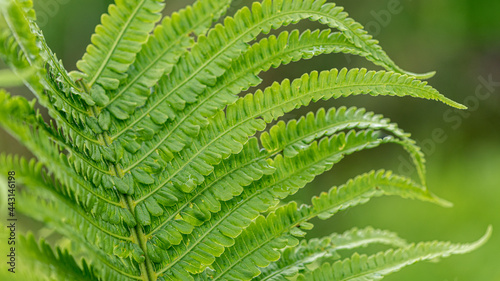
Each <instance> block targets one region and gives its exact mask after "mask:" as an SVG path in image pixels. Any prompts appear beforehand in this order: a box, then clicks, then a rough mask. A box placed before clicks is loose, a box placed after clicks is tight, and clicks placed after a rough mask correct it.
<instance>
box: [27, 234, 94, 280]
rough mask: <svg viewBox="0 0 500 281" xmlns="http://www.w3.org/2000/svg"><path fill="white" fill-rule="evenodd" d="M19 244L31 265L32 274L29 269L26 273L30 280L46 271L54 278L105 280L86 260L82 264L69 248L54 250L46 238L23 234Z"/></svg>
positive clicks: (46, 273) (45, 273)
mask: <svg viewBox="0 0 500 281" xmlns="http://www.w3.org/2000/svg"><path fill="white" fill-rule="evenodd" d="M19 244H20V247H19V248H20V250H21V256H22V258H23V261H24V262H27V263H29V265H30V266H29V267H30V271H31V274H29V273H28V271H26V272H25V274H26V273H27V275H31V276H29V277H30V280H33V279H38V278H40V274H41V273H44V275H45V276H47V277H49V276H50V278H51V279H52V280H61V281H69V280H71V281H72V280H75V281H98V280H104V279H101V278H98V277H97V276H96V274H95V273H94V270H93V268H92V267H91V266H89V265H88V263H87V262H86V261H85V260H83V261H82V265H81V266H80V265H79V264H78V263H77V262H76V261H75V258H74V257H73V256H72V255H71V254H70V253H69V252H68V250H63V249H61V248H56V251H55V252H54V251H53V250H52V248H51V247H50V245H49V244H48V243H47V242H45V241H44V240H40V242H37V241H36V240H35V237H34V236H33V235H31V234H29V235H28V236H22V235H21V236H20V241H19ZM23 266H25V265H23ZM26 266H27V264H26ZM37 275H38V276H37ZM47 280H48V279H47Z"/></svg>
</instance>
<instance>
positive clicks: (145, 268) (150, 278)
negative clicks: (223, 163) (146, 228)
mask: <svg viewBox="0 0 500 281" xmlns="http://www.w3.org/2000/svg"><path fill="white" fill-rule="evenodd" d="M120 197H121V198H123V200H124V201H125V202H126V206H127V209H128V210H129V211H130V212H131V213H132V215H134V216H135V211H134V207H133V206H134V202H133V200H132V198H131V197H130V196H127V195H123V194H122V195H120ZM131 230H132V235H133V236H134V238H135V240H136V241H137V244H138V245H139V247H140V248H141V250H142V251H143V252H144V257H145V259H144V262H143V263H141V264H140V265H139V266H140V269H141V274H142V276H143V280H144V281H155V280H157V275H156V272H155V271H154V269H153V265H152V263H151V260H150V259H149V256H148V254H147V248H146V236H145V235H144V232H143V231H142V228H141V226H140V225H139V224H137V225H136V226H135V227H134V228H133V229H131Z"/></svg>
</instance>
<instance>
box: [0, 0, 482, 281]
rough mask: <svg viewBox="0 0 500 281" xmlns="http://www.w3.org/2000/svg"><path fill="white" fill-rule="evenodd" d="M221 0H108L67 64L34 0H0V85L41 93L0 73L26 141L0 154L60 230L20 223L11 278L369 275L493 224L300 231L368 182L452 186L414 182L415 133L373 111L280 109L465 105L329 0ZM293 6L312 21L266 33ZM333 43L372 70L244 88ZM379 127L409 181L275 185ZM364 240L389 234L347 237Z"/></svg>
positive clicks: (390, 189)
mask: <svg viewBox="0 0 500 281" xmlns="http://www.w3.org/2000/svg"><path fill="white" fill-rule="evenodd" d="M230 4H231V1H230V0H198V1H196V2H195V3H194V4H193V5H192V6H188V7H186V8H185V9H182V10H180V11H178V12H176V13H173V14H172V15H171V16H169V17H164V18H163V19H162V10H163V8H164V5H165V3H164V1H161V0H130V1H128V0H127V1H125V0H116V1H115V4H113V5H110V6H109V9H108V12H107V13H106V14H105V15H103V16H102V18H101V24H100V25H98V26H97V27H96V29H95V34H94V35H93V36H92V38H91V44H90V45H89V46H88V47H87V50H86V53H85V54H84V55H83V57H82V59H81V60H80V61H79V62H78V63H77V68H78V70H79V71H74V72H71V73H68V72H67V71H66V70H65V68H64V67H63V64H62V63H61V61H59V60H58V58H57V57H56V55H55V54H54V53H53V52H52V51H51V49H50V48H49V47H48V45H47V44H46V42H45V39H44V37H43V34H42V32H41V30H40V29H39V28H38V26H37V24H36V15H35V11H34V10H33V7H32V2H31V0H1V1H0V11H1V17H0V25H1V26H0V28H1V29H0V56H1V58H2V60H3V61H4V63H5V64H6V65H8V66H9V67H10V70H2V71H1V72H0V85H2V86H4V87H8V86H12V85H16V84H20V83H23V84H24V85H26V86H27V87H28V88H29V89H30V90H31V91H32V92H33V94H34V95H35V97H36V98H35V99H34V100H33V101H31V102H29V101H27V100H26V99H25V98H22V97H20V96H11V95H10V94H8V93H7V92H6V91H5V90H0V124H1V125H2V127H3V128H5V130H6V131H8V132H9V133H10V134H11V135H12V136H14V137H15V138H17V139H18V140H19V142H21V143H22V144H24V145H25V146H26V147H27V148H29V149H30V151H31V152H32V153H33V155H34V156H35V158H33V159H31V160H28V159H25V158H23V157H19V156H15V155H8V154H1V155H0V167H1V170H2V171H1V175H2V177H5V175H7V173H8V171H10V170H14V171H16V181H17V182H18V183H19V184H22V186H23V187H22V188H21V189H19V190H18V192H17V195H16V196H17V197H16V198H17V202H19V204H18V205H17V210H18V211H20V212H22V213H23V214H24V215H27V216H29V217H32V218H34V219H36V220H39V221H41V222H43V223H44V224H45V225H46V226H47V227H48V228H50V229H53V230H55V231H56V232H57V233H59V234H60V235H61V236H62V237H64V238H61V241H60V243H58V246H57V247H52V246H51V245H50V244H51V243H48V242H45V241H43V240H41V241H38V240H37V239H35V238H34V236H33V235H32V234H28V235H26V236H22V237H20V238H19V241H18V242H19V243H20V244H21V246H20V247H19V250H20V252H19V255H20V256H21V257H23V262H24V263H25V264H26V266H27V265H28V264H29V267H30V269H29V270H25V271H24V273H25V274H28V272H31V275H28V276H24V277H22V276H23V275H22V273H19V274H16V275H8V278H16V277H17V278H20V280H106V281H110V280H111V281H112V280H124V281H126V280H130V281H132V280H144V281H152V280H252V279H255V280H379V279H381V278H382V277H384V276H385V275H387V274H390V273H392V272H395V271H397V270H399V269H400V268H402V267H404V266H406V265H409V264H412V263H415V262H417V261H421V260H430V259H435V258H438V257H446V256H449V255H451V254H461V253H466V252H468V251H471V250H474V249H475V248H477V247H479V246H480V245H481V244H483V243H484V242H485V241H486V239H487V237H488V235H489V233H490V232H489V231H488V233H487V234H486V236H485V237H484V238H482V239H481V240H479V241H478V242H476V243H473V244H464V245H461V244H451V243H442V242H429V243H420V244H416V245H414V244H408V243H406V241H404V240H403V239H401V238H399V237H397V235H396V234H394V233H392V232H388V231H385V230H377V229H373V228H366V229H353V230H351V231H348V232H346V233H344V234H332V235H330V236H328V237H325V238H321V239H311V240H309V241H307V240H305V239H303V237H304V235H305V234H306V231H307V230H309V229H311V228H312V227H313V225H312V224H311V223H310V222H309V221H310V220H311V219H313V218H316V217H318V218H320V219H327V218H329V217H331V216H333V215H335V214H336V213H337V212H340V211H343V210H346V209H348V208H350V207H353V206H356V205H359V204H362V203H366V202H367V201H369V200H370V199H371V198H373V197H376V196H382V195H398V196H401V197H403V198H412V199H418V200H423V201H428V202H431V203H435V204H439V205H442V206H449V205H450V203H448V202H447V201H445V200H443V199H440V198H438V197H437V196H435V195H434V194H432V193H431V192H430V191H429V190H428V189H427V187H426V181H425V172H426V171H425V158H424V155H423V153H422V152H421V150H420V148H419V147H418V146H417V144H416V142H415V141H414V140H412V139H411V138H410V135H409V134H408V133H406V132H404V131H403V130H401V129H400V128H398V126H397V125H396V124H394V123H391V122H390V121H389V120H388V119H386V118H384V117H383V116H381V115H376V114H374V113H372V112H367V111H366V110H364V109H358V108H355V107H353V108H345V107H340V108H331V109H329V110H324V109H321V110H319V111H317V112H316V113H312V112H311V113H308V114H307V115H306V116H304V117H301V118H299V119H298V120H288V121H287V122H285V121H282V120H280V118H281V117H283V115H284V114H285V113H288V112H291V111H293V110H295V109H297V108H300V107H303V106H307V105H308V104H310V103H312V102H317V101H319V100H331V99H338V98H341V97H348V96H352V95H361V94H364V95H373V96H378V95H388V96H398V97H402V96H411V97H417V98H423V99H431V100H436V101H441V102H443V103H445V104H447V105H450V106H452V107H456V108H462V109H463V108H464V107H463V106H462V105H460V104H458V103H456V102H454V101H452V100H450V99H448V98H446V97H444V96H443V95H441V94H440V93H439V92H438V91H437V90H436V89H434V88H432V87H430V86H428V85H427V83H426V82H423V81H422V80H423V79H427V78H430V77H431V76H432V75H433V73H426V74H415V73H411V72H406V71H404V70H402V69H401V68H399V67H398V66H397V65H396V64H395V63H394V62H393V61H392V60H391V59H390V58H389V57H388V55H387V54H386V53H385V52H384V51H383V50H382V48H381V47H380V46H379V45H378V41H376V40H375V39H373V38H372V36H370V35H369V34H368V33H367V32H366V31H365V30H363V26H362V25H361V24H359V23H358V22H356V21H354V20H353V19H351V18H350V17H349V16H348V14H347V13H346V12H344V11H343V8H342V7H339V6H337V5H335V4H334V3H326V1H325V0H299V1H296V0H293V1H292V0H264V1H262V2H261V3H259V2H256V3H253V5H252V6H251V8H247V7H243V8H241V9H240V10H239V11H237V12H236V13H235V14H234V15H233V16H227V17H224V18H223V19H222V20H221V17H223V16H224V14H225V13H226V10H227V9H228V7H229V6H230ZM302 20H310V21H316V22H319V23H320V24H322V25H324V26H325V29H324V30H315V31H311V30H305V31H299V30H293V31H282V32H281V33H276V34H277V35H266V34H269V32H271V31H272V30H276V29H278V30H279V29H280V28H281V27H283V26H287V25H289V24H293V23H297V22H299V21H302ZM217 22H219V23H217ZM256 38H259V40H256ZM329 53H344V54H352V55H357V56H360V57H363V58H365V59H367V60H368V61H370V62H372V63H373V64H375V65H377V66H379V67H381V68H383V69H385V70H382V71H369V70H366V69H331V70H329V71H323V72H316V71H313V72H311V73H306V74H304V75H303V76H302V77H300V78H298V79H295V80H293V81H290V80H284V81H281V82H279V83H278V82H275V83H274V84H272V85H271V86H269V87H267V88H265V89H262V90H257V91H256V92H255V93H250V94H246V95H241V93H242V92H244V91H246V90H248V89H250V88H251V87H255V86H259V85H260V84H261V82H262V80H261V78H260V77H259V75H260V74H261V73H262V72H264V71H267V70H269V69H270V68H271V67H273V68H276V67H279V66H280V65H285V64H288V63H290V62H294V61H298V60H303V59H309V58H311V57H314V56H318V55H321V54H329ZM38 105H39V106H42V107H44V108H46V109H47V111H48V113H49V115H50V120H49V121H47V120H44V118H43V117H42V115H41V114H40V113H39V112H38V110H37V109H35V108H36V107H37V106H38ZM275 121H278V122H275ZM268 127H269V128H268ZM256 134H258V137H257V136H255V135H256ZM386 143H396V144H398V145H401V146H402V147H403V148H404V149H405V150H406V151H407V152H408V153H409V154H410V156H411V158H412V159H413V162H414V164H415V166H416V168H417V171H418V175H419V179H418V180H413V179H410V178H407V177H404V176H400V175H395V174H393V173H392V172H390V171H383V170H381V171H370V172H367V173H365V174H362V175H359V176H358V177H356V178H353V179H351V180H350V181H348V182H347V183H346V184H344V185H342V186H338V187H332V188H331V189H330V190H329V191H328V192H325V193H322V194H320V195H318V196H317V197H314V198H313V199H312V201H311V203H310V204H308V205H302V206H297V204H296V203H295V202H293V201H290V200H287V198H288V197H289V196H291V195H293V194H295V193H296V192H297V191H298V190H299V189H300V188H302V187H304V186H305V185H306V184H307V183H309V182H311V181H312V180H313V179H314V178H315V177H316V176H318V175H320V174H322V173H324V172H326V171H328V170H330V169H331V168H332V166H333V165H335V164H336V163H338V162H339V161H341V160H342V159H343V158H344V157H345V156H347V155H349V154H352V153H355V152H358V151H362V150H366V149H370V148H375V147H378V146H380V145H382V144H386ZM373 243H381V244H384V245H386V246H388V247H390V248H391V249H390V250H388V251H386V252H381V253H379V254H376V255H374V256H366V255H363V254H361V253H360V254H358V253H356V254H354V255H352V256H350V257H345V255H344V254H343V252H342V251H343V250H346V249H350V250H353V249H354V250H355V249H358V248H360V247H361V246H367V245H371V244H373ZM2 274H3V273H2ZM24 278H25V279H24ZM9 280H11V279H9Z"/></svg>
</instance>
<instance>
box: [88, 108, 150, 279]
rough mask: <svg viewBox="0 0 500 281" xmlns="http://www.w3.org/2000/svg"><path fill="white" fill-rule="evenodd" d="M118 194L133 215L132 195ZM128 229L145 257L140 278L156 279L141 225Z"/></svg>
mask: <svg viewBox="0 0 500 281" xmlns="http://www.w3.org/2000/svg"><path fill="white" fill-rule="evenodd" d="M91 110H92V114H93V115H95V116H97V115H98V114H97V108H96V107H95V106H93V107H92V108H91ZM99 137H100V138H101V139H102V140H103V141H104V143H105V144H106V145H108V146H109V142H108V139H109V136H108V135H107V133H106V132H103V133H101V134H99ZM109 165H110V166H111V167H112V169H114V171H115V174H116V175H117V176H120V177H121V176H122V175H123V170H122V169H120V167H118V166H116V165H115V164H113V163H109ZM119 196H120V201H122V202H124V204H123V205H124V206H125V208H127V209H128V210H129V211H130V213H131V214H132V215H133V216H134V217H135V210H134V201H133V199H132V197H130V196H128V195H125V194H121V193H120V195H119ZM130 231H131V233H132V236H133V237H134V240H135V241H136V243H137V244H138V245H139V248H140V249H141V250H142V251H143V253H144V257H145V259H144V262H142V263H140V264H139V268H140V271H141V275H142V279H143V280H144V281H156V280H157V275H156V273H155V271H154V269H153V265H152V263H151V260H150V259H149V256H148V254H147V247H146V236H144V233H143V231H142V229H141V226H140V225H139V224H138V223H137V224H136V225H135V227H134V228H131V229H130Z"/></svg>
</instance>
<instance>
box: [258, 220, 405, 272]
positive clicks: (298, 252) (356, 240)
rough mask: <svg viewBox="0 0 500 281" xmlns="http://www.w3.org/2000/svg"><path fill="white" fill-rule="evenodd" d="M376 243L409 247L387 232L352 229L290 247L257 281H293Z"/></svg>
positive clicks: (263, 270)
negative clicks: (324, 263) (345, 252)
mask: <svg viewBox="0 0 500 281" xmlns="http://www.w3.org/2000/svg"><path fill="white" fill-rule="evenodd" d="M373 243H382V244H386V245H391V246H398V247H404V246H407V243H406V241H405V240H403V239H401V238H399V237H398V236H397V235H396V234H395V233H393V232H389V231H386V230H380V229H373V228H371V227H367V228H365V229H357V228H354V229H351V230H349V231H346V232H344V233H342V234H337V233H334V234H332V235H330V236H328V237H325V238H321V239H311V240H309V241H306V240H302V241H301V243H300V244H299V245H298V246H297V247H293V248H286V249H285V250H284V251H283V253H282V254H281V258H280V259H279V260H278V261H276V262H272V263H271V264H270V265H269V266H268V267H266V268H263V269H262V274H260V275H259V276H257V277H256V278H255V280H273V281H278V280H283V281H285V280H289V279H288V278H292V277H295V276H297V275H298V273H299V272H304V271H306V269H307V268H308V267H310V266H314V265H315V264H317V263H320V262H321V261H324V260H329V261H332V260H337V259H339V258H340V255H339V254H338V253H337V251H339V250H344V249H354V248H358V247H363V246H367V245H369V244H373Z"/></svg>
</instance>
